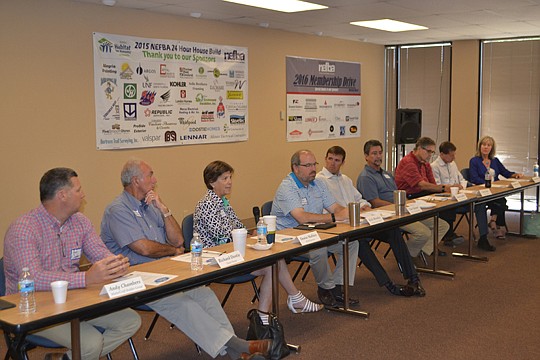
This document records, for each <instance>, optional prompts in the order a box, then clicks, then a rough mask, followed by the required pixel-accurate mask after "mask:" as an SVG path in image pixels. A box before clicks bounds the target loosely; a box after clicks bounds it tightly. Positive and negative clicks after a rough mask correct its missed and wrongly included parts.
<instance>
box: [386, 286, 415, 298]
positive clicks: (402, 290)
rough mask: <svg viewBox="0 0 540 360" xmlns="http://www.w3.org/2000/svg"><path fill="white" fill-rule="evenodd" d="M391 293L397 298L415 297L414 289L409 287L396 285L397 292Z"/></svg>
mask: <svg viewBox="0 0 540 360" xmlns="http://www.w3.org/2000/svg"><path fill="white" fill-rule="evenodd" d="M391 293H392V294H394V295H397V296H406V297H410V296H413V295H414V289H413V288H412V287H411V286H408V285H395V290H394V291H392V292H391Z"/></svg>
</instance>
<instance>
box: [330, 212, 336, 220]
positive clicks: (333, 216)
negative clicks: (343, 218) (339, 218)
mask: <svg viewBox="0 0 540 360" xmlns="http://www.w3.org/2000/svg"><path fill="white" fill-rule="evenodd" d="M330 215H331V216H332V222H336V215H334V213H330Z"/></svg>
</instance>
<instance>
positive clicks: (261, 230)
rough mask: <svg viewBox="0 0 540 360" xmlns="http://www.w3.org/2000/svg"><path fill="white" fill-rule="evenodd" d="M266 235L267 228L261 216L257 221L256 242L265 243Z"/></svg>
mask: <svg viewBox="0 0 540 360" xmlns="http://www.w3.org/2000/svg"><path fill="white" fill-rule="evenodd" d="M266 235H268V228H267V227H266V223H265V222H264V220H263V217H262V216H261V217H260V218H259V222H258V223H257V242H258V243H259V244H261V245H266V244H267V242H266Z"/></svg>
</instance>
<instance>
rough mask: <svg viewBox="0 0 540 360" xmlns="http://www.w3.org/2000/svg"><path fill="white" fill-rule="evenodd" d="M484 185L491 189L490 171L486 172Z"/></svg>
mask: <svg viewBox="0 0 540 360" xmlns="http://www.w3.org/2000/svg"><path fill="white" fill-rule="evenodd" d="M484 183H485V185H486V188H490V187H491V172H489V169H487V170H486V174H485V175H484Z"/></svg>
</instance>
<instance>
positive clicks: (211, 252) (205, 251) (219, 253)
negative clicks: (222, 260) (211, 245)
mask: <svg viewBox="0 0 540 360" xmlns="http://www.w3.org/2000/svg"><path fill="white" fill-rule="evenodd" d="M203 253H206V254H217V255H223V254H225V253H226V251H223V252H219V251H211V250H203Z"/></svg>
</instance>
